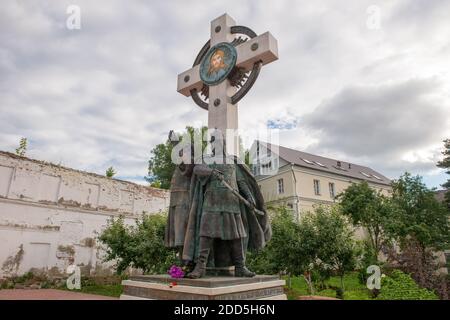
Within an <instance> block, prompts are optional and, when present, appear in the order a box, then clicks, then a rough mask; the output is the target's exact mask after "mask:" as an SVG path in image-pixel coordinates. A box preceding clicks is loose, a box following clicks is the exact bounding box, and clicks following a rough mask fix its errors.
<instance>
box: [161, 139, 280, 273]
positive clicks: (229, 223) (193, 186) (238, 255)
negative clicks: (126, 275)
mask: <svg viewBox="0 0 450 320" xmlns="http://www.w3.org/2000/svg"><path fill="white" fill-rule="evenodd" d="M174 143H175V144H176V142H174ZM224 143H225V142H224V141H223V144H224ZM212 151H213V155H212V156H203V157H202V160H201V161H195V164H187V163H184V162H182V163H181V164H179V165H177V167H176V168H175V171H174V174H173V176H172V181H171V189H170V206H169V213H168V218H167V226H166V234H165V245H166V246H167V247H170V248H177V249H178V250H179V255H180V258H181V259H182V262H183V264H185V265H191V266H195V267H194V268H193V270H192V271H191V272H190V273H189V274H188V275H187V277H189V278H201V277H203V276H204V275H205V274H206V267H207V266H208V267H213V268H214V267H215V268H223V267H230V266H234V275H235V276H236V277H253V276H255V273H254V272H252V271H250V270H249V269H248V268H247V267H246V266H245V256H246V253H247V251H248V250H251V251H257V250H260V249H262V248H263V247H264V246H265V244H266V243H267V241H269V240H270V237H271V235H272V230H271V227H270V222H269V219H268V216H267V213H266V211H265V207H264V199H263V197H262V195H261V192H260V189H259V186H258V184H257V183H256V180H255V178H254V176H253V175H252V173H251V172H250V170H249V169H248V167H247V166H246V165H245V164H244V163H240V161H238V159H237V157H231V156H226V154H225V153H223V154H224V156H223V157H217V155H215V154H214V153H215V149H213V150H212ZM220 152H221V153H222V151H220ZM217 159H221V161H217ZM227 160H228V161H227ZM230 160H231V161H230Z"/></svg>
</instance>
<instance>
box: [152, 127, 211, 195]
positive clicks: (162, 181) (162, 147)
mask: <svg viewBox="0 0 450 320" xmlns="http://www.w3.org/2000/svg"><path fill="white" fill-rule="evenodd" d="M206 130H207V127H202V128H200V129H198V128H193V127H189V126H188V127H186V130H185V132H184V133H183V134H178V136H179V137H190V138H191V141H202V139H201V137H203V135H204V133H205V131H206ZM205 146H206V142H203V144H202V147H203V148H204V147H205ZM172 149H173V144H172V143H171V142H170V141H169V139H167V140H166V142H165V143H160V144H158V145H156V146H155V147H154V148H153V149H152V150H151V157H150V160H149V162H148V176H147V177H146V178H145V179H146V180H147V181H148V182H149V183H150V185H151V186H152V187H157V188H162V189H169V188H170V180H171V179H172V175H173V172H174V170H175V164H174V163H173V162H172Z"/></svg>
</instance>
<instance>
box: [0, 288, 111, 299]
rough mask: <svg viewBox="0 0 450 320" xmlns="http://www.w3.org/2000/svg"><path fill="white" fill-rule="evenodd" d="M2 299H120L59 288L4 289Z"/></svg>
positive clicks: (0, 297)
mask: <svg viewBox="0 0 450 320" xmlns="http://www.w3.org/2000/svg"><path fill="white" fill-rule="evenodd" d="M0 300H118V298H114V297H108V296H100V295H95V294H88V293H81V292H73V291H65V290H57V289H38V290H30V289H2V290H0Z"/></svg>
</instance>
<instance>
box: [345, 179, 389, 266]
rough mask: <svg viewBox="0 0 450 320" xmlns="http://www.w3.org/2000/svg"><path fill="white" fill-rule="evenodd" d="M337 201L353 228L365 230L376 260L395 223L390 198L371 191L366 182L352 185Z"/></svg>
mask: <svg viewBox="0 0 450 320" xmlns="http://www.w3.org/2000/svg"><path fill="white" fill-rule="evenodd" d="M337 199H338V200H339V203H340V205H341V208H342V213H343V214H344V215H346V216H348V217H349V218H350V220H351V222H352V223H353V224H354V225H355V226H359V227H363V228H364V229H365V230H367V233H368V235H369V239H368V240H369V243H370V244H371V246H372V248H373V253H374V255H375V256H374V257H373V258H374V259H375V260H376V259H377V257H378V254H379V253H380V251H381V248H382V246H383V244H387V243H388V242H389V240H390V238H391V237H390V235H389V232H388V231H389V230H390V228H391V227H392V224H393V223H395V219H394V216H395V210H396V207H395V206H394V205H393V204H392V202H391V200H390V198H388V197H386V196H384V195H382V194H381V193H380V192H377V191H375V190H374V189H372V188H371V187H370V186H369V184H368V183H367V182H366V181H364V182H361V183H359V184H352V185H351V186H349V187H348V188H347V189H345V191H344V192H342V193H341V194H339V195H338V196H337Z"/></svg>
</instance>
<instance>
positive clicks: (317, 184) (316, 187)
mask: <svg viewBox="0 0 450 320" xmlns="http://www.w3.org/2000/svg"><path fill="white" fill-rule="evenodd" d="M314 194H315V195H316V196H320V181H319V180H316V179H314Z"/></svg>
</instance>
